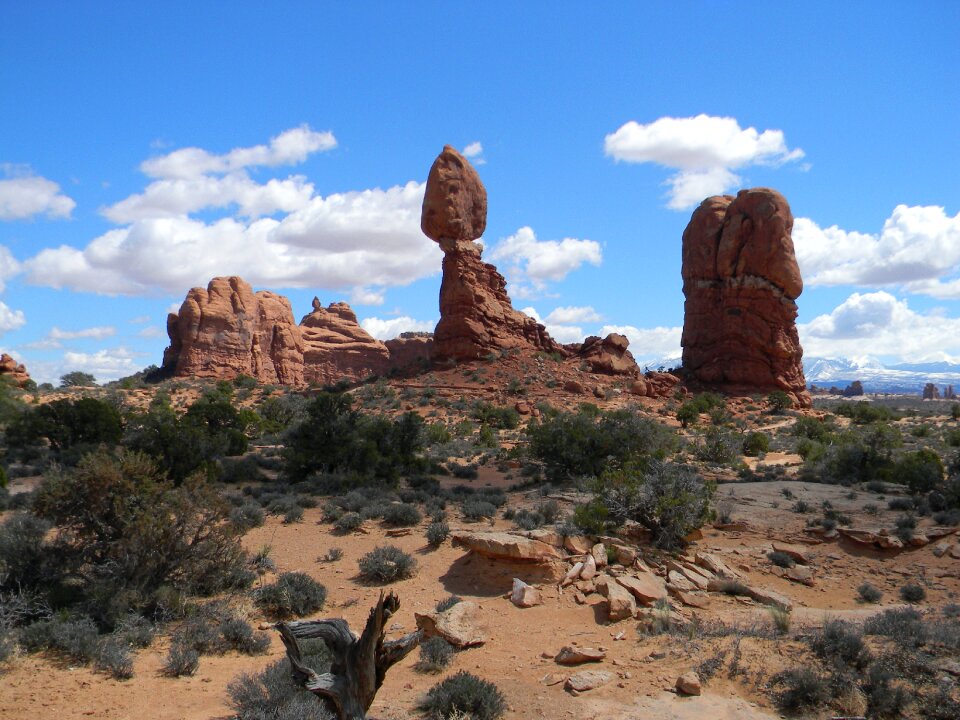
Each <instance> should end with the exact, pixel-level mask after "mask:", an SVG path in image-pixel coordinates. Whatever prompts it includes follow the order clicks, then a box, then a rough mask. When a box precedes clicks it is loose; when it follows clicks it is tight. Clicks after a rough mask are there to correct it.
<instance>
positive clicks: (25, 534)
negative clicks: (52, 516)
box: [0, 512, 53, 589]
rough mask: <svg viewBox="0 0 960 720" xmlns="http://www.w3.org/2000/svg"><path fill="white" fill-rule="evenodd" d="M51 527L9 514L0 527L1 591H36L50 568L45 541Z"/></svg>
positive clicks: (26, 516) (31, 517)
mask: <svg viewBox="0 0 960 720" xmlns="http://www.w3.org/2000/svg"><path fill="white" fill-rule="evenodd" d="M49 530H50V523H48V522H47V521H45V520H42V519H40V518H38V517H36V516H34V515H31V514H30V513H25V512H16V513H13V514H11V515H10V516H9V517H7V519H6V520H5V521H4V522H3V524H2V525H0V589H4V588H7V589H19V588H30V589H36V588H39V587H42V586H44V585H45V584H46V583H47V581H48V580H49V579H50V575H51V574H52V572H53V568H52V567H50V563H51V558H50V552H49V549H48V548H47V547H46V544H45V542H44V539H45V537H46V535H47V532H48V531H49Z"/></svg>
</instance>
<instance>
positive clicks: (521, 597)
mask: <svg viewBox="0 0 960 720" xmlns="http://www.w3.org/2000/svg"><path fill="white" fill-rule="evenodd" d="M510 602H512V603H513V604H514V605H516V606H517V607H519V608H529V607H533V606H534V605H543V597H542V596H541V595H540V591H539V590H537V588H535V587H533V586H532V585H527V584H526V583H525V582H524V581H523V580H521V579H519V578H514V579H513V591H512V592H511V593H510Z"/></svg>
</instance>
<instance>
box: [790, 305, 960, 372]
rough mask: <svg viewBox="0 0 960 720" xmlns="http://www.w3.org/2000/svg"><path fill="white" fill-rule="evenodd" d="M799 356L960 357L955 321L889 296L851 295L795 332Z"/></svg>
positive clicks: (918, 359)
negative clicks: (866, 354)
mask: <svg viewBox="0 0 960 720" xmlns="http://www.w3.org/2000/svg"><path fill="white" fill-rule="evenodd" d="M797 330H798V331H799V333H800V342H801V345H802V346H803V352H804V355H806V356H808V357H854V356H859V355H863V354H864V353H868V354H870V355H887V356H893V357H896V358H898V359H900V360H902V361H911V362H922V361H925V360H939V359H941V358H942V357H943V356H944V353H947V354H950V355H954V356H956V355H960V318H951V317H945V316H943V315H942V314H941V313H939V312H931V313H919V312H916V311H914V310H911V309H910V307H909V305H908V304H907V301H906V300H900V299H897V298H896V297H894V296H893V295H891V294H890V293H888V292H884V291H879V292H872V293H863V294H861V293H853V294H852V295H851V296H850V297H848V298H847V299H846V300H844V301H843V302H842V303H841V304H840V305H838V306H837V307H836V308H834V309H833V310H832V311H831V312H830V313H828V314H825V315H819V316H818V317H815V318H814V319H813V320H811V321H810V322H808V323H803V324H800V325H798V326H797Z"/></svg>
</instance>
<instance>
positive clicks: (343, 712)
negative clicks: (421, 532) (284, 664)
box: [276, 591, 421, 720]
mask: <svg viewBox="0 0 960 720" xmlns="http://www.w3.org/2000/svg"><path fill="white" fill-rule="evenodd" d="M398 607H400V600H399V598H397V596H396V595H394V594H393V593H392V592H391V593H390V594H389V595H387V596H386V597H384V594H383V592H382V591H381V592H380V599H379V600H378V601H377V604H376V606H375V607H373V608H372V609H371V610H370V617H369V618H367V624H366V627H364V629H363V634H362V635H361V636H360V637H359V638H357V637H356V636H355V635H354V634H353V633H352V632H351V631H350V626H349V625H348V624H347V621H346V620H341V619H334V620H303V621H297V622H290V623H278V624H277V625H276V628H277V630H278V631H279V632H280V639H281V640H283V644H284V646H286V648H287V658H288V659H289V660H290V666H291V668H292V669H293V678H294V680H295V681H296V682H297V683H298V684H300V685H303V687H305V688H306V689H307V690H309V691H310V692H312V693H314V694H316V695H317V696H318V697H319V698H320V700H321V702H325V703H326V704H327V706H328V707H329V709H330V710H331V711H333V712H334V713H336V715H337V718H338V719H339V720H366V717H367V715H366V713H367V710H368V709H369V708H370V705H371V704H373V699H374V697H375V696H376V694H377V690H379V689H380V686H381V685H383V679H384V677H386V674H387V670H389V669H390V667H391V666H392V665H393V664H394V663H396V662H399V661H400V660H402V659H403V658H405V657H406V656H407V655H408V654H409V653H410V651H412V650H413V649H414V648H415V647H417V645H419V644H420V638H421V633H420V631H417V632H412V633H409V634H408V635H404V636H403V637H402V638H399V639H398V640H391V641H390V642H384V640H383V636H384V633H385V632H386V624H387V620H389V619H390V617H391V616H392V615H393V614H394V613H395V612H396V611H397V608H398ZM306 638H320V639H321V640H323V641H324V643H326V645H327V647H328V648H329V649H330V653H331V654H332V655H333V662H332V663H331V664H330V672H326V673H324V674H323V675H319V674H317V673H316V672H314V671H313V670H312V669H311V668H309V667H307V666H306V665H304V664H303V656H302V654H301V651H300V644H299V643H298V642H297V640H298V639H306Z"/></svg>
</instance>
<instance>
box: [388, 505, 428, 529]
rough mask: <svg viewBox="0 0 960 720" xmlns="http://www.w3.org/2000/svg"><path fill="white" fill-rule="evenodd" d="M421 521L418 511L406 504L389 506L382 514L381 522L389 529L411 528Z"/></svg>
mask: <svg viewBox="0 0 960 720" xmlns="http://www.w3.org/2000/svg"><path fill="white" fill-rule="evenodd" d="M422 519H423V517H422V516H421V515H420V511H419V510H417V508H416V507H415V506H413V505H408V504H407V503H396V504H392V505H389V506H388V507H387V509H386V510H385V511H384V513H383V522H384V523H385V524H386V525H389V526H391V527H411V526H413V525H417V524H419V522H420V520H422Z"/></svg>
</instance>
